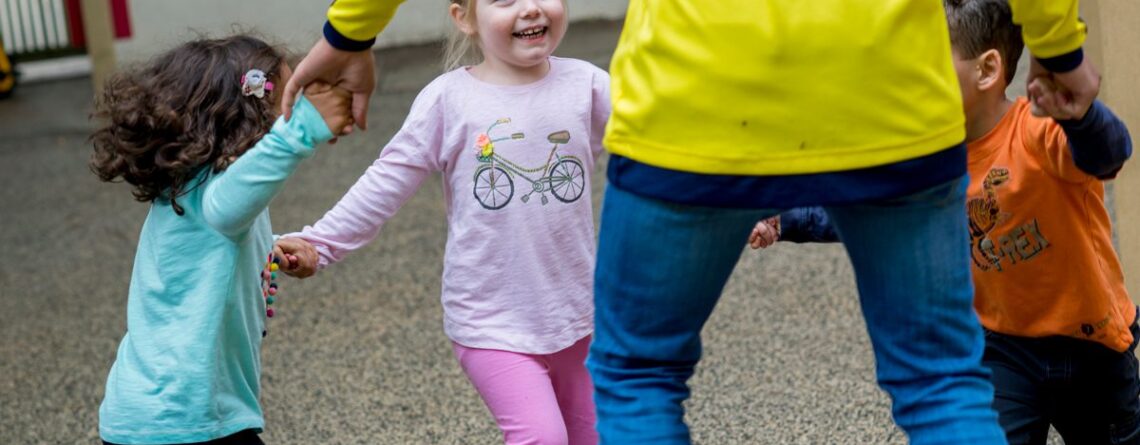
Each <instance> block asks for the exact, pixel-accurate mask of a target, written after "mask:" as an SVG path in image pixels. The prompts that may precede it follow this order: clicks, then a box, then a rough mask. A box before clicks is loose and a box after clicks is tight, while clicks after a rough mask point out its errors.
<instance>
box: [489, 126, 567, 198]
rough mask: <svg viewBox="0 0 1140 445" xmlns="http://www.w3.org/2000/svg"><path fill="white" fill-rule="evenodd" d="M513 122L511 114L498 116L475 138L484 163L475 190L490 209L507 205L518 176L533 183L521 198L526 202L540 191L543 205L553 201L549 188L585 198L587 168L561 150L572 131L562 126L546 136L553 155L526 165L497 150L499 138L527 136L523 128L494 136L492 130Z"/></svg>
mask: <svg viewBox="0 0 1140 445" xmlns="http://www.w3.org/2000/svg"><path fill="white" fill-rule="evenodd" d="M510 122H511V119H510V118H502V119H499V120H496V121H495V123H493V124H491V126H490V127H488V128H487V132H485V133H482V134H480V135H479V137H478V139H477V140H476V141H475V148H476V149H478V150H479V151H478V152H477V153H476V154H475V158H476V159H478V160H479V162H480V163H482V164H483V165H480V166H479V167H477V168H476V169H475V189H474V193H475V199H476V200H478V201H479V204H482V205H483V208H486V209H488V210H498V209H501V208H503V207H504V206H506V205H507V203H509V202H511V198H513V197H514V196H515V179H520V180H523V181H526V182H527V183H529V184H530V190H528V191H527V193H526V194H525V195H523V196H522V197H520V198H519V199H521V200H522V202H524V203H525V202H527V201H529V200H530V195H533V194H535V193H538V195H539V197H540V198H541V199H542V205H546V203H547V202H549V200H548V199H547V197H546V193H547V192H550V194H551V195H554V198H555V199H557V200H559V201H562V202H565V203H570V202H574V201H577V200H578V198H581V197H582V191H583V190H585V189H586V169H585V168H583V167H582V161H581V160H579V159H578V158H577V157H575V156H569V155H566V156H564V155H561V154H559V153H558V147H559V146H560V145H565V144H566V143H567V142H570V132H569V131H566V130H562V131H556V132H554V133H550V135H548V136H546V140H548V141H550V143H552V144H554V147H552V148H551V149H550V155H548V156H547V157H546V164H544V165H542V166H539V167H535V168H525V167H522V166H520V165H518V164H515V163H514V162H511V161H510V160H509V159H507V158H505V157H503V156H502V155H500V154H498V153H496V152H495V143H496V142H501V141H508V140H521V139H524V138H525V137H526V136H525V135H524V134H523V133H521V132H519V133H513V134H511V135H510V136H505V137H500V138H495V139H492V138H491V130H494V129H495V127H497V126H499V125H501V124H508V123H510Z"/></svg>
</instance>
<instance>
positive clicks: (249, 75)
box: [241, 68, 273, 99]
mask: <svg viewBox="0 0 1140 445" xmlns="http://www.w3.org/2000/svg"><path fill="white" fill-rule="evenodd" d="M266 91H273V82H270V81H269V79H268V78H267V77H266V76H265V72H264V71H262V70H259V69H256V68H254V69H252V70H249V71H246V72H245V75H243V76H241V95H242V96H257V98H258V99H260V98H263V97H265V92H266Z"/></svg>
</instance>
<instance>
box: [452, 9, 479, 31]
mask: <svg viewBox="0 0 1140 445" xmlns="http://www.w3.org/2000/svg"><path fill="white" fill-rule="evenodd" d="M447 12H448V14H449V15H450V16H451V22H452V23H454V24H455V27H456V28H459V32H462V33H464V34H467V35H469V36H470V35H474V34H475V27H473V26H471V24H470V23H468V22H467V8H464V7H463V6H462V5H457V4H455V3H452V4H451V6H450V7H448V8H447Z"/></svg>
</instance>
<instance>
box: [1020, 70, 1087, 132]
mask: <svg viewBox="0 0 1140 445" xmlns="http://www.w3.org/2000/svg"><path fill="white" fill-rule="evenodd" d="M1026 86H1027V88H1026V89H1027V90H1028V91H1027V92H1028V95H1029V101H1030V105H1031V107H1032V112H1033V115H1034V116H1037V117H1052V118H1053V119H1056V120H1079V119H1081V118H1083V117H1085V114H1087V113H1088V111H1089V108H1090V107H1092V104H1093V101H1094V100H1095V99H1096V96H1097V94H1099V93H1100V73H1099V72H1097V69H1096V67H1095V66H1093V64H1092V62H1091V61H1090V60H1089V59H1088V58H1087V57H1086V58H1085V59H1084V61H1083V62H1081V64H1080V65H1078V66H1077V68H1076V69H1074V70H1072V71H1069V72H1066V73H1051V72H1049V71H1048V70H1046V69H1045V67H1043V66H1041V64H1040V63H1038V62H1037V59H1034V58H1030V65H1029V79H1028V80H1027V82H1026Z"/></svg>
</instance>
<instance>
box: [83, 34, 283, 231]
mask: <svg viewBox="0 0 1140 445" xmlns="http://www.w3.org/2000/svg"><path fill="white" fill-rule="evenodd" d="M285 57H286V56H285V54H284V53H283V52H282V51H281V50H279V49H278V48H276V47H274V46H272V45H270V44H268V43H265V42H264V41H262V40H261V39H258V38H256V37H252V36H249V35H244V34H243V35H235V36H231V37H226V38H222V39H199V40H195V41H191V42H187V43H184V44H182V45H180V46H178V47H177V48H174V49H172V50H170V51H168V52H166V53H165V54H162V55H160V56H158V57H157V58H155V59H154V60H152V61H151V62H149V63H146V64H145V65H143V66H141V67H138V68H136V69H133V70H129V71H126V72H122V73H119V74H116V75H115V76H113V77H112V78H111V79H109V80H108V81H107V83H106V85H105V87H104V88H103V94H102V97H101V98H99V100H97V101H96V104H95V113H94V116H95V117H96V118H100V119H103V120H104V121H105V122H106V125H104V126H103V127H101V128H99V129H98V130H96V131H95V133H94V134H92V135H91V141H92V142H93V143H94V146H95V152H94V153H93V154H92V155H91V160H90V162H89V165H90V167H91V170H92V171H93V172H94V173H95V174H96V175H98V176H99V179H101V180H103V181H108V182H116V181H118V180H119V179H120V178H121V179H122V180H124V181H126V182H127V183H129V184H131V185H132V186H134V189H133V190H132V193H133V194H134V196H135V199H138V200H139V201H141V202H153V201H155V200H169V201H170V205H171V207H173V209H174V211H175V212H176V213H177V214H179V215H182V214H183V209H182V207H181V206H180V205H178V203H177V202H176V199H177V198H178V197H180V196H182V195H184V194H185V193H187V192H188V191H190V190H192V189H193V188H194V187H196V186H197V185H198V184H191V182H192V181H194V178H196V177H197V176H198V175H199V174H201V172H202V169H203V168H207V167H208V168H210V169H211V170H210V172H209V174H213V173H218V172H220V171H222V170H225V168H226V167H228V166H229V164H230V163H231V162H233V160H234V159H235V158H236V157H238V156H241V155H242V153H245V151H246V150H248V149H249V148H250V147H252V146H253V145H254V144H255V143H256V142H257V141H258V140H259V139H261V137H262V136H264V135H265V134H266V133H267V132H268V131H269V129H270V128H271V127H272V125H273V121H274V120H275V119H276V116H277V112H276V111H277V107H276V106H275V103H277V96H278V94H279V93H278V92H277V91H272V92H267V93H268V94H267V95H266V96H265V97H264V98H258V97H256V96H243V95H242V93H241V78H242V75H244V74H245V73H246V72H247V71H248V70H250V69H254V68H256V69H259V70H261V71H263V72H265V73H266V75H267V77H269V78H270V79H275V78H277V77H279V73H280V71H281V68H282V66H284V64H285V60H286V59H285Z"/></svg>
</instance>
